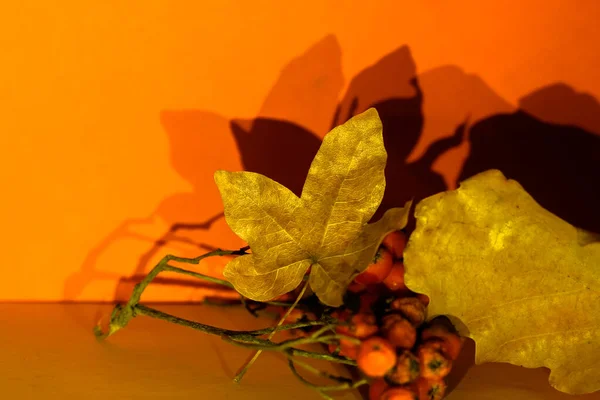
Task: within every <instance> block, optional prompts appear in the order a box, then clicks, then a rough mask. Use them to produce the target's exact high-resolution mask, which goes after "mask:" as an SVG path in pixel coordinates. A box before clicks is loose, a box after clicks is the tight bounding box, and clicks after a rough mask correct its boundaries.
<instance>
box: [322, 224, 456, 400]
mask: <svg viewBox="0 0 600 400" xmlns="http://www.w3.org/2000/svg"><path fill="white" fill-rule="evenodd" d="M406 242H407V238H406V236H405V235H404V234H403V233H402V232H393V233H391V234H389V235H387V236H386V238H385V239H384V241H383V243H382V246H381V247H380V249H379V251H378V253H377V255H376V256H375V259H374V260H373V262H372V264H371V265H369V267H368V268H367V269H366V270H365V271H364V272H363V273H362V274H360V275H358V276H357V277H356V279H355V280H354V282H353V284H352V285H351V287H350V288H349V291H350V292H351V293H353V294H354V296H353V297H355V298H356V297H358V308H357V309H356V308H355V309H354V310H350V309H346V310H345V311H343V312H341V313H338V315H337V316H338V318H340V320H342V321H348V322H349V324H348V326H347V327H339V328H338V332H339V333H343V334H346V335H350V336H352V337H355V338H358V339H360V340H361V343H360V345H358V344H354V343H355V342H353V343H350V342H348V341H345V340H340V343H339V346H337V347H335V346H332V345H330V351H333V352H334V353H335V352H337V353H338V354H340V355H343V356H345V357H348V358H351V359H355V360H356V361H357V364H358V368H359V369H360V370H361V371H362V372H363V373H364V374H365V375H366V376H368V377H370V378H371V379H372V381H371V383H370V388H369V398H370V400H392V399H394V400H416V399H418V400H439V399H442V398H443V397H444V392H445V390H446V383H445V382H444V378H445V377H446V376H447V375H448V373H449V372H450V370H451V368H452V362H453V361H454V360H456V358H457V357H458V354H459V352H460V349H461V347H462V339H461V338H460V336H459V335H458V334H457V333H456V332H455V330H454V328H453V327H452V325H451V324H448V322H447V320H445V319H436V320H433V321H431V322H429V323H425V320H426V312H427V310H426V307H427V305H428V303H429V299H428V297H427V296H424V295H421V294H417V293H414V292H411V291H410V290H409V289H408V288H407V287H406V286H405V284H404V265H403V262H402V260H403V252H404V248H405V245H406ZM350 303H351V301H350ZM352 311H356V312H355V313H353V312H352Z"/></svg>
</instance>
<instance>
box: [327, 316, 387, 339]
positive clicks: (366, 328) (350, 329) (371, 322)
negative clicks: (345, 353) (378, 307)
mask: <svg viewBox="0 0 600 400" xmlns="http://www.w3.org/2000/svg"><path fill="white" fill-rule="evenodd" d="M378 330H379V327H378V326H377V319H376V318H375V315H373V314H371V313H362V312H361V313H358V314H355V315H353V316H352V317H351V318H350V324H349V325H342V326H338V327H337V328H336V331H337V332H338V333H341V334H344V335H350V336H354V337H357V338H359V339H364V338H367V337H369V336H372V335H374V334H376V333H377V331H378Z"/></svg>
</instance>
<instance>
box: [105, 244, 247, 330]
mask: <svg viewBox="0 0 600 400" xmlns="http://www.w3.org/2000/svg"><path fill="white" fill-rule="evenodd" d="M249 249H250V247H248V246H246V247H242V248H241V249H238V250H221V249H217V250H213V251H210V252H208V253H206V254H203V255H201V256H198V257H195V258H184V257H177V256H173V255H170V254H169V255H166V256H164V257H163V258H162V259H161V260H160V261H159V262H158V264H156V265H155V266H154V268H152V270H151V271H150V272H149V273H148V275H146V277H145V278H144V279H142V281H141V282H140V283H138V284H136V285H135V286H134V288H133V293H132V294H131V297H130V298H129V301H128V302H127V303H126V304H125V305H124V306H121V305H118V306H116V307H115V309H114V310H113V313H112V315H111V318H110V324H109V329H108V332H102V330H101V329H100V327H99V326H96V327H95V328H94V334H95V335H96V337H97V338H98V339H105V338H107V337H108V336H110V335H112V334H114V333H115V332H117V331H119V330H120V329H123V328H124V327H125V326H127V324H128V323H129V321H130V320H131V318H133V317H134V308H135V306H136V305H137V304H138V303H139V302H140V299H141V297H142V293H143V292H144V290H146V287H147V286H148V285H149V284H150V282H152V280H154V278H156V276H157V275H158V274H159V273H161V272H163V271H169V272H176V273H179V274H183V275H188V276H193V277H194V278H199V279H204V280H207V281H209V282H213V283H217V284H219V285H223V286H226V287H229V288H233V286H232V285H231V283H229V282H227V281H224V280H222V279H218V278H213V277H210V276H207V275H203V274H199V273H197V272H193V271H188V270H185V269H183V268H178V267H174V266H172V265H169V262H170V261H175V262H180V263H185V264H193V265H196V264H199V263H200V261H202V260H203V259H205V258H208V257H215V256H230V255H238V256H239V255H245V254H247V253H246V252H247V250H249ZM244 301H245V300H244V299H243V298H242V302H244Z"/></svg>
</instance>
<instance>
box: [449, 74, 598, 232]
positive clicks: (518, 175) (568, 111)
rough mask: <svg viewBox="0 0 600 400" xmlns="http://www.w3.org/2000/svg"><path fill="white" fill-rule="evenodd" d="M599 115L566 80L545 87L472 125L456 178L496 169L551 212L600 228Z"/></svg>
mask: <svg viewBox="0 0 600 400" xmlns="http://www.w3.org/2000/svg"><path fill="white" fill-rule="evenodd" d="M599 117H600V104H599V103H598V101H597V100H596V99H594V98H593V97H591V96H589V95H585V94H578V93H576V92H575V91H574V90H573V89H571V88H569V87H568V86H567V85H565V84H554V85H550V86H548V87H544V88H542V89H540V90H538V91H536V92H533V93H531V94H529V95H527V96H525V97H524V98H523V99H522V100H521V101H520V109H518V110H516V111H515V112H514V113H510V114H499V115H494V116H492V117H489V118H486V119H484V120H481V121H479V122H477V123H476V124H474V125H473V126H472V127H471V129H470V143H471V152H470V155H469V157H468V158H467V160H466V162H465V163H464V165H463V168H462V171H461V174H460V176H459V180H464V179H467V178H468V177H470V176H473V175H475V174H477V173H479V172H482V171H485V170H488V169H491V168H496V169H499V170H501V171H502V172H503V173H504V175H505V176H506V177H508V178H510V179H514V180H516V181H518V182H519V183H520V184H521V185H522V186H523V187H524V188H525V190H526V191H527V192H528V193H529V194H530V195H531V196H533V198H534V199H535V200H536V201H537V202H538V203H539V204H540V205H541V206H542V207H544V208H546V209H547V210H549V211H550V212H552V213H553V214H556V215H557V216H559V217H560V218H562V219H564V220H565V221H568V222H569V223H571V224H573V225H575V226H577V227H579V228H583V229H586V230H589V231H592V232H600V208H599V207H598V205H599V204H600V120H599ZM544 120H545V121H552V122H558V123H549V122H545V121H544ZM580 126H583V127H586V128H587V129H590V130H592V129H593V130H594V131H595V133H596V134H594V131H589V130H585V129H583V128H581V127H580Z"/></svg>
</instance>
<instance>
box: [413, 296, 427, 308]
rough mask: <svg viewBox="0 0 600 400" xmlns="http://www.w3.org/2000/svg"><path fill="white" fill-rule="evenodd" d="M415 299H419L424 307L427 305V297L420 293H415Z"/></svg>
mask: <svg viewBox="0 0 600 400" xmlns="http://www.w3.org/2000/svg"><path fill="white" fill-rule="evenodd" d="M415 297H416V298H417V299H419V300H420V301H421V302H422V303H423V304H424V305H425V307H427V306H428V305H429V296H427V295H425V294H422V293H417V294H416V295H415Z"/></svg>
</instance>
